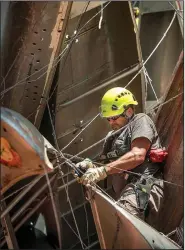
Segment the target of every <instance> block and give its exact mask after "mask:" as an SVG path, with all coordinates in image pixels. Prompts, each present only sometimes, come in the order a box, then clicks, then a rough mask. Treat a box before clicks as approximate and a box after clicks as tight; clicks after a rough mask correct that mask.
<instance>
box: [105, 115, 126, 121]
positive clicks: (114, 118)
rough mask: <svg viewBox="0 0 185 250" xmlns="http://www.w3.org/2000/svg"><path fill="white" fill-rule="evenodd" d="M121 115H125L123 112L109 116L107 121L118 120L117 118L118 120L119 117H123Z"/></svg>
mask: <svg viewBox="0 0 185 250" xmlns="http://www.w3.org/2000/svg"><path fill="white" fill-rule="evenodd" d="M121 116H123V114H122V115H116V116H112V117H108V118H107V121H108V122H110V121H111V120H113V121H116V120H117V119H118V118H119V117H121Z"/></svg>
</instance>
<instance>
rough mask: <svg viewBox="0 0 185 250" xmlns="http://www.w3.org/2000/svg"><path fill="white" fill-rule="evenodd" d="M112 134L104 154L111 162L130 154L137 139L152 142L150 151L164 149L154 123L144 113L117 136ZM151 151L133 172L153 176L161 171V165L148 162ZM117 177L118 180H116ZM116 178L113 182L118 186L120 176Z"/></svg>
mask: <svg viewBox="0 0 185 250" xmlns="http://www.w3.org/2000/svg"><path fill="white" fill-rule="evenodd" d="M112 133H114V131H111V132H109V133H108V135H107V137H106V140H105V144H104V148H103V154H104V155H106V156H107V157H109V159H110V161H114V160H116V159H117V158H119V157H121V156H122V155H124V154H126V153H127V152H129V151H130V150H131V143H132V141H134V140H135V139H136V138H140V137H145V138H147V139H148V140H149V141H150V142H151V147H150V149H158V148H162V147H161V144H160V139H159V136H158V133H157V130H156V127H155V125H154V123H153V121H152V120H151V119H150V117H149V116H148V115H146V114H144V113H140V114H136V115H134V116H133V118H132V119H131V120H130V122H129V123H128V124H127V125H125V126H124V127H123V130H122V131H121V132H120V133H118V134H117V135H116V136H112ZM150 149H149V150H148V152H147V155H146V161H145V162H144V163H143V164H141V165H139V166H137V167H136V168H134V169H132V170H131V171H132V172H136V173H141V174H146V175H151V174H154V173H155V172H156V171H157V170H158V169H159V164H153V163H149V162H147V157H148V153H149V151H150ZM116 176H117V178H115V177H116ZM115 177H114V176H113V181H114V182H117V184H116V185H118V182H119V181H118V179H120V177H119V174H116V175H115ZM118 177H119V178H118ZM114 179H115V180H114ZM116 179H117V181H116Z"/></svg>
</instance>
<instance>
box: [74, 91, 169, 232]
mask: <svg viewBox="0 0 185 250" xmlns="http://www.w3.org/2000/svg"><path fill="white" fill-rule="evenodd" d="M135 105H138V102H137V101H136V99H135V97H134V95H133V94H132V93H131V92H130V91H129V90H127V89H124V88H121V87H115V88H112V89H110V90H108V91H107V92H106V93H105V95H104V96H103V98H102V101H101V116H102V117H103V118H105V119H107V121H108V123H109V124H110V126H111V128H112V131H111V132H109V133H108V135H107V136H106V139H105V143H104V146H103V152H102V155H101V159H104V163H105V165H104V166H101V167H97V166H96V165H95V164H93V162H92V161H91V160H89V159H85V160H84V161H82V162H80V163H78V164H77V165H76V166H77V168H79V169H80V168H81V169H87V171H86V172H85V173H84V174H83V175H82V177H81V178H80V182H81V183H82V184H84V185H87V184H91V183H96V182H98V181H100V180H103V179H105V178H106V177H107V176H108V175H112V177H113V188H114V191H115V193H116V195H117V196H118V197H119V199H118V204H120V205H121V206H122V207H124V208H125V209H127V210H128V211H130V212H131V213H132V214H134V215H136V216H138V217H140V218H141V219H143V220H146V221H147V222H148V223H149V224H150V225H153V226H154V227H157V225H156V221H157V218H156V217H157V216H156V215H157V214H158V212H159V208H160V206H161V204H162V200H163V180H162V165H163V163H164V160H165V157H166V155H167V153H166V151H165V150H163V149H162V147H161V144H160V140H159V136H158V134H157V131H156V128H155V125H154V123H153V121H152V120H151V119H150V118H149V116H147V115H146V114H144V113H140V114H135V110H134V106H135ZM124 171H125V172H126V173H127V174H126V175H125V172H124ZM130 172H132V173H130ZM125 177H126V179H127V184H126V186H125V187H124V186H123V184H124V183H125V180H124V179H125ZM153 177H154V178H153Z"/></svg>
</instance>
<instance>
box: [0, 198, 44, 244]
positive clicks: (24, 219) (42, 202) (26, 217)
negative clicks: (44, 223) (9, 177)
mask: <svg viewBox="0 0 185 250" xmlns="http://www.w3.org/2000/svg"><path fill="white" fill-rule="evenodd" d="M46 199H47V196H45V197H44V198H43V199H42V200H41V201H39V203H38V204H37V205H36V206H35V207H34V208H32V210H31V211H30V212H29V213H27V214H26V216H25V217H24V218H23V219H22V220H21V221H20V222H19V223H18V224H17V225H16V227H15V228H14V232H16V231H17V230H18V229H19V228H20V227H21V226H22V225H23V224H24V223H25V222H26V221H27V220H28V219H29V218H30V217H31V216H32V215H33V214H34V213H35V212H36V211H37V210H38V209H39V207H40V206H42V204H44V202H45V200H46ZM4 244H5V239H4V240H3V241H2V242H1V243H0V247H2V246H3V245H4ZM15 249H17V248H15Z"/></svg>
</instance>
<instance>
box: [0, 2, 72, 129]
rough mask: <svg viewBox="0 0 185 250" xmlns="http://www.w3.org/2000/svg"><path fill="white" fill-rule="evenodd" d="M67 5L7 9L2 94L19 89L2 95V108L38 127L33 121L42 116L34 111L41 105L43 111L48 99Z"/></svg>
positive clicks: (15, 5) (34, 4)
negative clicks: (10, 109)
mask: <svg viewBox="0 0 185 250" xmlns="http://www.w3.org/2000/svg"><path fill="white" fill-rule="evenodd" d="M68 4H69V3H68V2H32V1H28V2H13V3H11V5H10V8H9V12H8V15H9V20H8V25H7V29H6V48H5V53H4V58H3V63H4V68H3V77H4V84H3V86H2V88H1V90H2V89H4V88H5V89H6V88H8V87H11V86H13V85H15V84H17V85H18V84H20V85H19V86H17V87H16V88H13V89H12V91H11V92H8V93H7V94H5V96H4V100H3V105H4V106H6V107H10V108H12V109H13V110H15V111H18V112H19V113H21V114H22V115H24V116H25V117H29V119H30V120H31V121H32V122H37V126H39V123H40V121H39V122H38V119H37V120H35V119H36V118H38V115H39V116H42V112H41V113H39V114H37V113H36V112H37V111H38V110H37V108H38V107H39V104H40V103H41V104H42V105H40V107H39V108H40V111H41V110H42V109H44V108H45V103H43V98H46V97H48V94H49V90H50V86H51V83H52V81H51V80H50V81H48V77H50V73H51V72H52V70H51V66H53V60H54V58H56V54H57V50H58V48H59V47H60V45H61V38H62V37H63V31H64V30H63V29H64V27H63V24H64V22H65V20H64V18H65V15H64V14H65V13H66V6H68ZM70 4H71V3H70ZM12 41H13V43H12ZM10 68H11V70H10V71H9V69H10ZM7 73H8V74H7ZM6 74H7V76H6ZM36 114H37V117H36V118H35V116H36ZM39 120H40V119H39Z"/></svg>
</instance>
